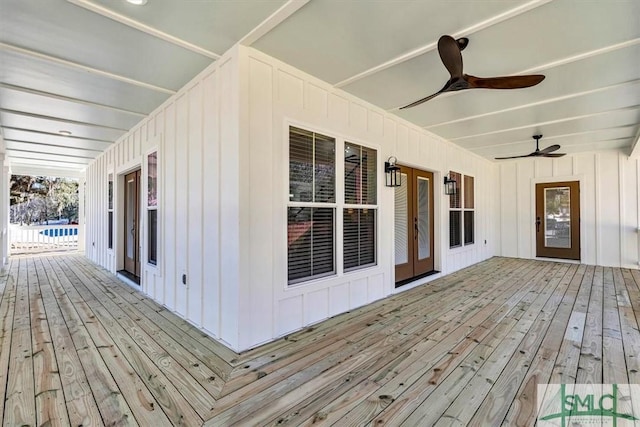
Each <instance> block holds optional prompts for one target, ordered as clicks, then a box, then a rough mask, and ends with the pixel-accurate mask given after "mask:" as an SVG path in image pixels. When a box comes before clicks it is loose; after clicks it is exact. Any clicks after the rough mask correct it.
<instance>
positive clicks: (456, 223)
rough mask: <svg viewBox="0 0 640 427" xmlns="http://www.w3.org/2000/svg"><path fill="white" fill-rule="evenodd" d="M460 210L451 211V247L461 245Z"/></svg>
mask: <svg viewBox="0 0 640 427" xmlns="http://www.w3.org/2000/svg"><path fill="white" fill-rule="evenodd" d="M461 213H462V212H460V211H449V247H451V248H455V247H456V246H460V245H461V243H460V238H461V232H462V230H461V229H460V217H461Z"/></svg>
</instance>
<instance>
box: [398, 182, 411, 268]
mask: <svg viewBox="0 0 640 427" xmlns="http://www.w3.org/2000/svg"><path fill="white" fill-rule="evenodd" d="M394 196H395V217H394V224H395V227H394V229H395V263H396V265H398V264H406V263H407V262H408V261H409V229H408V223H407V218H408V216H409V198H408V184H407V174H405V173H403V174H402V184H401V185H400V187H396V188H395V195H394Z"/></svg>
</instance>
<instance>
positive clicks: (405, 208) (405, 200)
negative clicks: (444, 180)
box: [395, 166, 433, 286]
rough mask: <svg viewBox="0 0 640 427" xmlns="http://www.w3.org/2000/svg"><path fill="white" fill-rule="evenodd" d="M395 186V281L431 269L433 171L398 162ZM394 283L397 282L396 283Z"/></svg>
mask: <svg viewBox="0 0 640 427" xmlns="http://www.w3.org/2000/svg"><path fill="white" fill-rule="evenodd" d="M400 173H401V175H402V185H401V186H400V187H396V188H395V264H396V283H398V282H406V281H408V280H409V279H412V278H415V277H419V276H422V275H425V274H427V273H430V272H432V271H433V173H431V172H425V171H421V170H418V169H412V168H409V167H406V166H400ZM397 286H398V285H397Z"/></svg>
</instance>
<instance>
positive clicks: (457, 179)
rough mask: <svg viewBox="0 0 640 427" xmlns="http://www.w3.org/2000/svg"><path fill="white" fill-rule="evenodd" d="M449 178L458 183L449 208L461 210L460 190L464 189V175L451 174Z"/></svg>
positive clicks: (450, 199)
mask: <svg viewBox="0 0 640 427" xmlns="http://www.w3.org/2000/svg"><path fill="white" fill-rule="evenodd" d="M449 178H451V179H453V180H454V181H455V182H456V194H454V195H452V196H449V207H450V208H453V209H457V208H460V207H461V205H460V189H461V187H462V180H461V178H462V175H460V174H459V173H458V172H453V171H450V172H449Z"/></svg>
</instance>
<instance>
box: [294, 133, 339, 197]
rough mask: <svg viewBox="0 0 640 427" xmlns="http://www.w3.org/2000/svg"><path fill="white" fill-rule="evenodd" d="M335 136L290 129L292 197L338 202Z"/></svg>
mask: <svg viewBox="0 0 640 427" xmlns="http://www.w3.org/2000/svg"><path fill="white" fill-rule="evenodd" d="M335 147H336V143H335V139H333V138H330V137H328V136H324V135H320V134H317V133H314V132H309V131H306V130H303V129H298V128H294V127H291V128H290V130H289V200H290V201H293V202H323V203H334V202H335V201H336V196H335V193H336V191H335V174H336V172H335V169H336V168H335V163H336V148H335Z"/></svg>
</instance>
